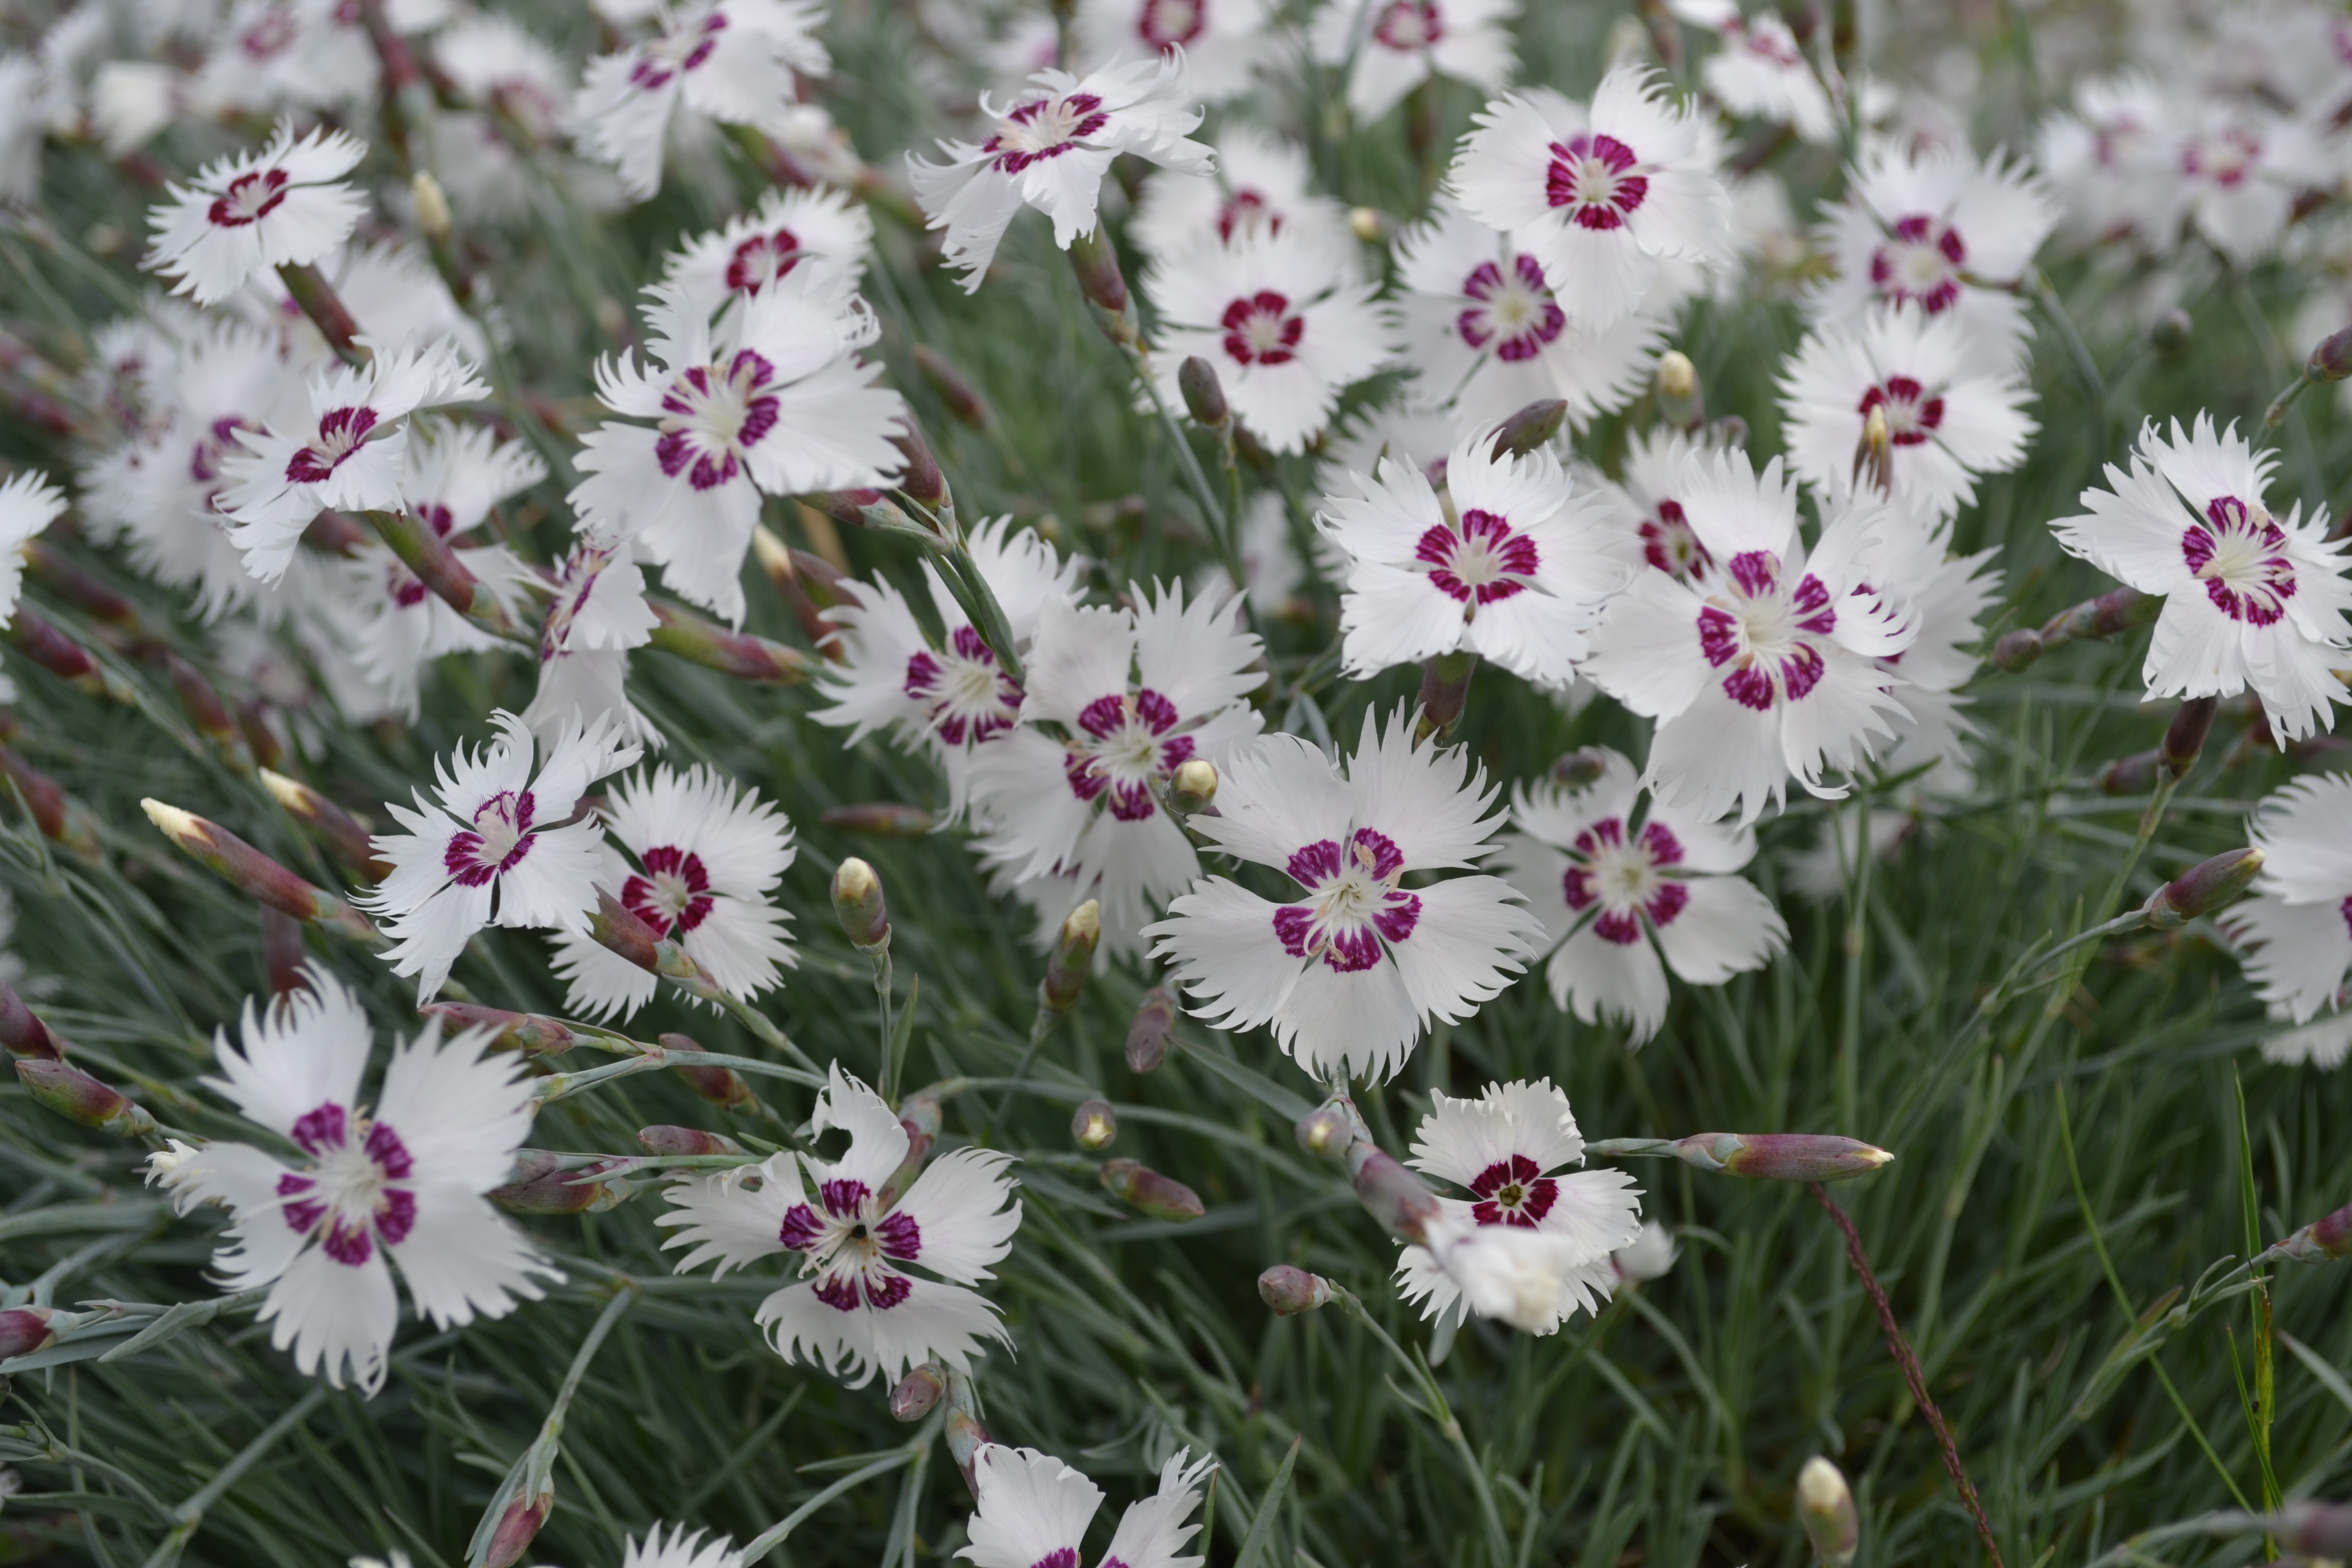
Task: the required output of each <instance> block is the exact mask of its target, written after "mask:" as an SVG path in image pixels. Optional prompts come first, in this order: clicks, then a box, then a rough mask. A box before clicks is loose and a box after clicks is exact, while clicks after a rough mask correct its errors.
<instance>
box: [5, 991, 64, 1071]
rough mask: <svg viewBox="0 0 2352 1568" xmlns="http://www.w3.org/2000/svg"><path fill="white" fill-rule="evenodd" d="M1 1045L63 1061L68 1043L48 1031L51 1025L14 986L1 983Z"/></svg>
mask: <svg viewBox="0 0 2352 1568" xmlns="http://www.w3.org/2000/svg"><path fill="white" fill-rule="evenodd" d="M0 1046H5V1047H8V1051H9V1054H10V1055H12V1056H19V1057H38V1058H42V1059H44V1060H47V1061H53V1062H56V1061H63V1060H64V1059H65V1055H66V1050H65V1047H64V1046H63V1045H62V1044H60V1043H59V1041H58V1037H56V1036H55V1035H53V1034H51V1033H49V1026H47V1024H44V1023H42V1022H41V1020H40V1018H39V1017H38V1016H37V1015H36V1014H35V1013H34V1012H33V1010H32V1009H31V1008H30V1007H27V1006H26V1005H25V999H24V998H23V997H22V996H19V995H17V994H16V988H15V987H14V986H10V985H5V984H0Z"/></svg>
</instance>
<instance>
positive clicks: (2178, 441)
mask: <svg viewBox="0 0 2352 1568" xmlns="http://www.w3.org/2000/svg"><path fill="white" fill-rule="evenodd" d="M2277 465H2278V454H2277V453H2275V452H2257V451H2255V450H2254V449H2253V447H2252V444H2251V443H2250V442H2248V441H2247V440H2246V438H2245V437H2242V436H2241V435H2239V434H2238V429H2237V426H2235V425H2232V426H2230V428H2229V429H2228V430H2226V431H2224V432H2221V433H2219V434H2216V433H2215V431H2214V428H2213V419H2212V416H2210V415H2209V414H2200V415H2199V416H2197V422H2196V424H2195V426H2193V427H2192V428H2191V429H2189V430H2187V431H2183V430H2182V429H2181V427H2180V422H2179V420H2177V419H2176V420H2174V421H2173V423H2172V434H2171V437H2170V438H2169V439H2168V438H2166V437H2164V436H2163V435H2162V434H2161V433H2159V432H2158V429H2157V426H2156V424H2155V422H2154V421H2153V420H2151V421H2149V422H2148V423H2147V425H2145V426H2141V429H2140V437H2139V446H2138V448H2137V450H2136V451H2135V452H2134V453H2133V454H2132V460H2131V471H2130V472H2129V473H2126V472H2125V471H2124V470H2123V469H2121V468H2117V467H2116V465H2114V464H2113V463H2110V464H2108V465H2107V467H2106V479H2107V488H2106V489H2086V490H2084V492H2083V496H2082V504H2083V505H2084V508H2086V509H2087V510H2085V512H2084V514H2083V515H2081V516H2077V517H2068V518H2061V519H2059V520H2058V521H2054V522H2053V523H2052V524H2051V525H2050V526H2051V529H2052V531H2053V532H2055V533H2056V534H2057V536H2058V542H2059V543H2061V544H2063V545H2064V546H2065V547H2066V549H2067V550H2068V552H2071V553H2073V554H2075V555H2079V556H2082V557H2083V558H2084V560H2086V561H2089V562H2090V563H2092V564H2093V565H2095V566H2097V567H2098V568H2099V569H2100V570H2101V571H2103V572H2105V573H2106V574H2109V575H2110V576H2113V577H2115V578H2116V579H2118V580H2119V581H2121V582H2123V583H2126V584H2129V585H2130V586H2132V587H2134V588H2137V589H2138V590H2139V591H2140V592H2141V593H2143V594H2160V595H2164V611H2163V614H2162V615H2161V616H2158V620H2157V623H2156V632H2155V635H2154V636H2153V637H2152V638H2151V639H2150V640H2149V643H2148V649H2147V665H2146V667H2145V668H2143V669H2142V670H2141V678H2142V679H2144V680H2146V681H2147V694H2148V696H2149V697H2151V698H2159V697H2234V696H2236V695H2237V694H2238V693H2239V692H2241V691H2244V690H2247V689H2252V691H2253V693H2254V694H2255V695H2256V696H2257V697H2259V698H2261V699H2262V702H2263V711H2264V712H2265V713H2266V714H2268V715H2269V718H2270V724H2271V734H2272V736H2273V738H2274V739H2275V740H2276V741H2277V742H2279V744H2281V745H2282V746H2283V745H2284V744H2285V743H2286V742H2288V741H2291V740H2298V741H2299V740H2302V739H2304V738H2305V737H2306V736H2308V735H2310V734H2311V733H2312V732H2313V731H2315V730H2319V729H2331V730H2332V729H2334V728H2335V724H2336V718H2335V709H2334V706H2333V705H2334V704H2335V703H2338V702H2345V701H2352V698H2347V696H2346V693H2345V690H2344V685H2343V683H2342V682H2341V681H2339V680H2337V679H2336V677H2335V676H2334V675H2333V674H2332V673H2331V670H2332V669H2333V668H2334V667H2335V666H2337V665H2340V664H2342V663H2344V662H2345V660H2346V654H2345V650H2346V648H2347V647H2352V616H2347V612H2352V560H2347V545H2346V544H2345V543H2344V542H2342V541H2336V542H2329V540H2328V538H2327V516H2326V510H2325V509H2322V510H2318V511H2315V512H2314V513H2313V514H2312V515H2311V516H2310V518H2308V519H2305V517H2304V515H2303V507H2302V504H2301V503H2300V502H2298V503H2296V505H2295V507H2294V510H2291V511H2289V512H2288V513H2287V514H2286V515H2285V516H2284V517H2279V516H2276V515H2274V514H2273V512H2272V511H2271V510H2270V508H2269V507H2268V505H2266V504H2265V503H2264V501H2263V490H2264V489H2266V488H2267V487H2268V485H2269V483H2270V480H2271V476H2272V473H2273V470H2274V469H2275V468H2277Z"/></svg>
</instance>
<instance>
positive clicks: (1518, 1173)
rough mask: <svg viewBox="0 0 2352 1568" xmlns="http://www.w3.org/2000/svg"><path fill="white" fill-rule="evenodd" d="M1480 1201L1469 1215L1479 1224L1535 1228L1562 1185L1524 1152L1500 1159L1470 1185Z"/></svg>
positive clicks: (1480, 1173) (1555, 1200) (1546, 1213)
mask: <svg viewBox="0 0 2352 1568" xmlns="http://www.w3.org/2000/svg"><path fill="white" fill-rule="evenodd" d="M1470 1190H1471V1191H1472V1192H1474V1193H1475V1194H1478V1201H1477V1202H1476V1203H1475V1204H1473V1205H1470V1216H1471V1217H1472V1218H1473V1219H1475V1220H1476V1221H1477V1222H1478V1223H1479V1224H1480V1225H1517V1226H1526V1227H1527V1228H1528V1229H1530V1230H1532V1229H1534V1228H1535V1227H1536V1226H1537V1225H1538V1224H1540V1223H1541V1222H1542V1220H1543V1216H1544V1215H1548V1214H1549V1213H1551V1205H1553V1204H1555V1203H1557V1202H1558V1201H1559V1183H1558V1182H1555V1181H1553V1180H1552V1179H1551V1178H1550V1177H1549V1176H1547V1175H1545V1174H1544V1173H1543V1167H1542V1166H1541V1165H1538V1164H1537V1163H1535V1162H1534V1161H1533V1160H1530V1159H1528V1157H1527V1156H1526V1155H1525V1154H1514V1155H1512V1156H1511V1157H1510V1158H1509V1159H1507V1160H1497V1161H1496V1162H1495V1163H1493V1164H1491V1165H1489V1166H1487V1167H1486V1169H1485V1170H1483V1171H1481V1172H1479V1173H1478V1176H1477V1179H1476V1180H1475V1181H1473V1182H1472V1183H1471V1184H1470Z"/></svg>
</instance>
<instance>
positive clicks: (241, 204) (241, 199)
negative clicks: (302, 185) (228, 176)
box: [205, 169, 286, 228]
mask: <svg viewBox="0 0 2352 1568" xmlns="http://www.w3.org/2000/svg"><path fill="white" fill-rule="evenodd" d="M285 199H286V171H285V170H283V169H267V170H263V169H257V170H255V171H254V172H253V173H252V174H239V175H238V176H237V177H236V179H234V180H231V181H230V182H229V183H228V189H227V190H226V191H224V192H222V193H221V194H220V195H216V196H215V197H214V198H213V205H211V206H210V207H207V208H206V209H205V216H206V217H208V218H210V219H211V220H212V224H213V226H214V227H215V228H247V227H250V226H252V225H254V224H257V223H259V222H260V221H261V220H262V219H263V218H266V217H268V216H269V215H270V214H271V213H274V212H276V211H277V210H278V203H280V202H282V201H284V200H285Z"/></svg>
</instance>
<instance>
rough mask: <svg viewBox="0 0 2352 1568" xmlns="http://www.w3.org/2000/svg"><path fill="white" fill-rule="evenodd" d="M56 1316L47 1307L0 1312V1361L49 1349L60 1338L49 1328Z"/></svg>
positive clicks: (11, 1309)
mask: <svg viewBox="0 0 2352 1568" xmlns="http://www.w3.org/2000/svg"><path fill="white" fill-rule="evenodd" d="M54 1315H55V1314H53V1313H52V1312H51V1311H50V1310H49V1309H48V1308H47V1307H11V1308H9V1309H8V1310H6V1311H5V1312H0V1361H7V1360H10V1359H12V1358H13V1357H16V1356H20V1355H30V1354H32V1353H33V1352H35V1351H37V1350H44V1349H46V1348H47V1346H48V1345H49V1344H50V1343H51V1342H54V1341H55V1340H56V1339H57V1337H58V1336H57V1331H55V1330H53V1329H51V1328H50V1327H49V1319H50V1318H51V1317H52V1316H54Z"/></svg>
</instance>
